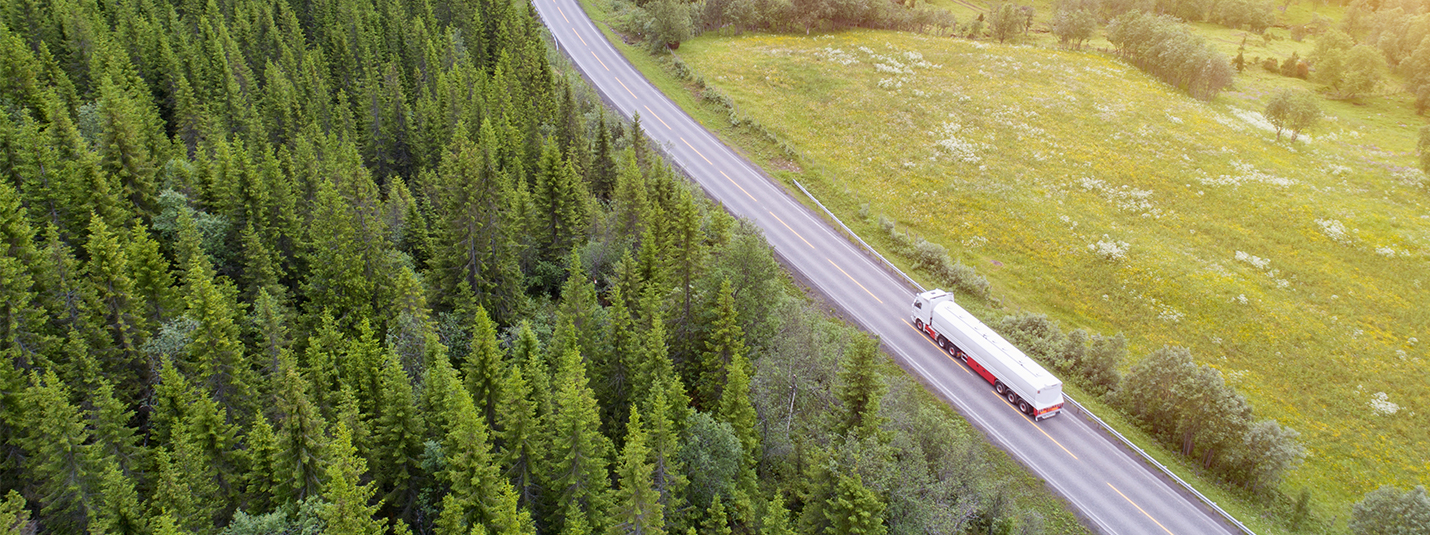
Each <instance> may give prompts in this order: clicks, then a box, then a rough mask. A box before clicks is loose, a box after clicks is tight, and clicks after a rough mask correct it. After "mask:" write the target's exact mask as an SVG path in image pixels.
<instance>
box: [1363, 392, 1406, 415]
mask: <svg viewBox="0 0 1430 535" xmlns="http://www.w3.org/2000/svg"><path fill="white" fill-rule="evenodd" d="M1370 410H1371V412H1374V413H1376V414H1379V415H1381V416H1390V415H1392V414H1395V413H1397V412H1400V405H1397V404H1395V403H1394V402H1392V401H1390V395H1389V394H1386V393H1385V392H1376V393H1375V395H1373V396H1371V397H1370Z"/></svg>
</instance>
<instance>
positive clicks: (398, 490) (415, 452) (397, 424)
mask: <svg viewBox="0 0 1430 535" xmlns="http://www.w3.org/2000/svg"><path fill="white" fill-rule="evenodd" d="M381 381H382V382H381V387H380V388H381V390H379V391H378V400H377V411H378V414H377V421H376V422H374V425H373V429H372V434H373V451H372V453H370V454H369V455H370V457H371V458H373V460H374V461H375V463H374V464H375V465H376V467H375V468H374V470H373V471H372V472H373V474H372V475H373V478H374V481H375V483H376V485H375V487H376V489H377V490H378V491H380V492H383V493H384V494H383V496H382V501H383V503H385V504H387V506H388V507H390V508H392V509H393V510H395V511H398V512H399V516H400V517H401V518H404V519H406V518H409V517H410V515H411V513H412V512H413V509H412V507H413V505H415V502H416V501H417V492H418V490H419V489H420V487H419V485H418V482H416V481H414V479H416V478H418V477H420V476H421V471H422V468H421V460H420V457H421V456H422V439H423V435H424V434H425V431H424V429H423V423H424V422H423V421H422V418H421V416H420V415H418V414H417V405H416V399H415V397H414V396H413V394H412V384H411V383H410V382H409V381H408V378H407V372H405V371H404V370H403V369H402V364H401V363H399V362H398V360H397V356H396V355H394V354H392V353H391V352H388V353H387V358H386V360H385V361H384V363H383V366H382V378H381Z"/></svg>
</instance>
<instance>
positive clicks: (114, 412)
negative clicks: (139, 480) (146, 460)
mask: <svg viewBox="0 0 1430 535" xmlns="http://www.w3.org/2000/svg"><path fill="white" fill-rule="evenodd" d="M89 404H90V406H91V407H93V408H92V410H91V414H90V419H91V420H92V421H93V424H92V425H91V428H92V429H93V433H94V445H95V446H97V447H98V448H99V451H98V454H99V456H100V457H101V458H104V459H106V460H108V461H110V462H113V463H114V465H115V466H116V467H117V468H119V469H120V470H121V471H122V472H123V473H124V474H125V475H129V474H131V473H133V472H134V471H135V470H136V469H137V468H138V465H139V462H140V461H141V459H140V456H141V452H140V446H139V444H138V439H139V437H137V436H136V433H135V432H134V428H132V427H129V422H130V420H132V419H133V418H134V411H132V410H130V409H129V407H128V406H127V405H125V404H124V403H123V402H121V401H120V400H118V399H116V398H115V397H114V388H113V387H111V386H110V385H109V381H106V380H103V379H100V381H99V387H98V388H96V389H94V391H93V392H91V393H90V402H89Z"/></svg>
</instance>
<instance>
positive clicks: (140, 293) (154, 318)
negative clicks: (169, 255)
mask: <svg viewBox="0 0 1430 535" xmlns="http://www.w3.org/2000/svg"><path fill="white" fill-rule="evenodd" d="M127 252H128V255H129V278H130V279H132V280H133V281H134V296H135V298H136V299H137V300H138V301H139V303H138V309H139V310H140V314H141V315H142V317H143V319H144V322H145V325H146V327H148V328H149V329H150V331H149V332H153V329H154V328H155V327H156V326H158V325H160V324H162V323H163V322H164V321H166V320H168V319H169V318H171V317H173V316H174V315H176V314H177V313H178V311H179V309H180V307H181V306H182V305H183V302H182V300H181V299H180V298H179V292H178V290H177V289H176V288H174V276H173V275H172V274H170V273H169V268H170V265H169V260H168V259H166V258H164V255H163V253H161V252H160V251H159V242H158V241H157V240H155V239H154V238H153V237H151V236H150V235H149V230H148V229H147V228H146V227H144V226H143V225H140V224H138V223H135V225H134V226H133V227H131V228H130V229H129V248H128V251H127Z"/></svg>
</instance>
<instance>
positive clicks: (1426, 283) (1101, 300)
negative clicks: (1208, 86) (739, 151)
mask: <svg viewBox="0 0 1430 535" xmlns="http://www.w3.org/2000/svg"><path fill="white" fill-rule="evenodd" d="M1226 33H1227V35H1214V36H1212V38H1213V39H1214V40H1215V41H1217V42H1219V43H1220V45H1219V46H1230V49H1231V50H1232V51H1233V52H1232V53H1234V51H1235V49H1236V47H1237V46H1239V43H1236V42H1234V43H1231V44H1230V45H1226V43H1227V42H1229V41H1232V40H1236V41H1239V38H1238V37H1236V36H1235V35H1234V34H1233V32H1230V31H1228V32H1226ZM1309 46H1310V45H1309V43H1296V42H1292V41H1281V42H1270V43H1266V44H1265V45H1259V44H1249V45H1248V53H1247V55H1248V57H1251V56H1252V55H1258V54H1259V55H1263V56H1264V55H1273V54H1274V55H1283V53H1284V55H1289V53H1290V50H1291V49H1293V48H1294V49H1298V50H1300V49H1302V47H1304V49H1305V50H1308V49H1309ZM1273 47H1280V48H1277V49H1275V50H1271V48H1273ZM1288 47H1290V48H1288ZM1254 49H1255V50H1259V49H1267V50H1266V51H1263V52H1251V50H1254ZM1283 49H1284V50H1283ZM1304 53H1305V52H1304V51H1303V52H1302V54H1303V55H1304ZM679 57H680V59H681V60H683V61H684V62H685V63H686V64H687V65H688V66H689V67H690V68H691V69H692V71H693V72H694V73H696V75H698V76H699V77H700V78H702V79H703V81H704V84H705V85H706V86H707V87H709V88H713V89H716V90H718V91H720V92H722V93H724V94H725V95H728V97H729V98H730V100H731V101H732V102H733V103H734V105H735V108H736V113H737V115H742V116H747V117H749V118H750V119H752V120H753V121H754V122H755V123H758V124H759V125H760V126H762V127H763V128H764V129H766V130H768V131H769V132H771V133H773V134H774V136H775V137H777V138H778V139H779V140H780V141H781V142H783V143H784V144H785V145H786V146H788V147H790V148H792V149H793V152H794V153H795V154H796V155H797V156H796V157H794V158H793V160H792V161H781V160H778V159H777V160H775V161H773V162H771V161H769V160H766V163H775V164H777V165H775V166H774V167H770V168H769V170H770V171H771V172H772V173H773V174H774V175H776V176H777V177H780V178H782V179H785V180H789V179H799V180H800V181H801V182H803V183H805V184H806V185H807V186H813V189H814V190H815V192H816V194H817V195H820V196H821V200H823V201H824V202H825V203H826V204H832V205H834V207H836V208H835V210H836V212H838V213H839V214H840V216H841V217H842V218H844V219H846V221H852V222H854V223H856V226H858V227H862V228H864V229H870V230H869V232H870V233H872V229H873V228H875V227H874V225H873V224H872V219H873V218H874V217H877V216H879V215H883V216H886V217H888V218H890V219H892V220H894V221H895V222H896V223H897V224H898V227H899V228H900V229H902V230H907V231H911V232H913V233H915V234H917V235H920V236H923V237H925V238H926V239H928V240H930V241H933V242H936V243H940V244H942V245H945V246H947V247H948V248H949V250H950V252H951V253H953V255H954V256H955V257H956V258H957V259H958V260H960V261H962V262H963V263H965V264H968V265H970V266H974V267H975V268H976V269H977V270H978V271H979V272H980V273H981V274H983V275H985V276H986V277H988V279H989V280H990V282H992V283H993V288H994V297H995V298H996V299H997V300H998V303H999V304H1000V305H1001V306H1002V307H1003V308H1004V309H1005V311H1012V310H1025V311H1033V312H1039V313H1044V314H1047V315H1049V316H1051V317H1053V318H1055V319H1057V320H1058V321H1059V322H1060V323H1062V325H1063V327H1064V329H1071V328H1075V327H1083V328H1088V329H1091V330H1094V331H1098V332H1102V333H1106V334H1112V333H1116V332H1122V333H1125V334H1126V335H1127V336H1128V338H1129V342H1130V347H1131V352H1132V355H1133V356H1132V358H1133V359H1136V358H1138V357H1139V356H1140V355H1142V354H1145V353H1147V352H1149V351H1151V350H1154V349H1156V348H1158V347H1161V346H1163V345H1167V344H1170V345H1181V346H1186V347H1189V348H1191V349H1192V350H1193V352H1194V354H1195V355H1196V356H1197V358H1198V359H1199V360H1200V361H1201V362H1204V363H1207V364H1210V365H1212V366H1215V367H1217V368H1218V369H1220V370H1221V371H1222V372H1223V373H1224V374H1225V375H1226V377H1227V379H1228V382H1230V383H1231V384H1233V385H1235V386H1236V387H1237V388H1238V389H1239V390H1240V391H1241V392H1243V393H1244V394H1245V395H1246V396H1247V397H1248V398H1249V399H1250V400H1251V401H1252V403H1253V405H1254V406H1255V407H1256V410H1257V414H1258V416H1260V417H1272V418H1275V419H1277V420H1278V421H1280V422H1281V423H1283V424H1286V425H1289V426H1291V427H1293V428H1295V429H1296V430H1298V431H1300V432H1301V433H1302V440H1303V442H1304V443H1305V444H1306V446H1307V448H1308V450H1309V456H1308V458H1307V459H1306V462H1305V464H1304V465H1303V466H1302V467H1301V468H1300V469H1299V470H1297V471H1295V472H1293V473H1292V474H1291V475H1290V477H1289V478H1288V480H1287V481H1286V482H1285V483H1284V484H1283V490H1284V491H1286V493H1287V494H1292V493H1299V491H1300V489H1301V488H1309V489H1311V491H1312V493H1313V496H1314V497H1315V500H1316V501H1317V502H1319V503H1323V504H1325V505H1329V506H1331V507H1330V508H1331V510H1332V511H1333V513H1332V514H1335V513H1334V511H1346V510H1348V509H1346V508H1347V507H1348V505H1349V504H1350V503H1352V502H1354V501H1355V500H1358V499H1359V498H1360V496H1361V495H1362V494H1363V493H1364V492H1366V491H1368V490H1371V489H1374V488H1376V487H1377V486H1379V485H1381V484H1395V485H1398V486H1400V487H1402V488H1404V487H1408V486H1414V485H1416V484H1424V482H1425V481H1426V480H1427V479H1430V478H1427V475H1430V433H1427V432H1426V428H1427V423H1430V422H1427V417H1430V405H1427V403H1428V402H1430V381H1426V379H1425V377H1426V372H1427V371H1428V370H1427V368H1430V366H1427V363H1426V361H1425V359H1426V356H1427V355H1426V351H1425V347H1426V346H1427V344H1430V332H1426V326H1427V325H1430V313H1427V311H1426V306H1425V305H1426V301H1427V300H1426V299H1425V296H1427V295H1430V291H1427V290H1430V263H1427V261H1426V260H1427V252H1430V209H1427V205H1430V186H1427V179H1426V177H1425V175H1424V174H1423V173H1421V172H1420V171H1419V170H1417V169H1415V168H1414V158H1415V152H1414V150H1415V149H1414V144H1415V136H1416V129H1418V127H1419V125H1421V124H1423V123H1424V121H1423V119H1422V118H1418V117H1416V116H1415V115H1414V114H1413V112H1412V111H1411V109H1410V107H1409V105H1408V100H1406V98H1405V97H1395V96H1391V97H1377V98H1367V99H1365V101H1364V102H1358V103H1357V102H1329V101H1324V102H1323V103H1322V108H1323V110H1325V111H1326V113H1327V117H1326V118H1325V119H1324V120H1323V122H1322V123H1321V125H1320V126H1319V127H1318V128H1316V129H1314V130H1313V131H1311V132H1310V133H1309V135H1303V136H1302V137H1301V138H1300V139H1299V140H1297V141H1295V142H1292V141H1290V140H1289V139H1286V138H1285V137H1283V139H1282V140H1281V141H1280V142H1277V141H1276V135H1275V133H1274V132H1273V131H1271V130H1270V129H1269V125H1268V124H1267V123H1266V122H1265V120H1264V119H1262V118H1261V117H1260V115H1259V114H1258V113H1257V112H1259V111H1261V110H1262V108H1263V107H1264V106H1265V101H1266V99H1267V98H1269V96H1270V95H1271V94H1273V92H1274V91H1276V90H1279V88H1281V87H1288V86H1295V85H1298V84H1299V85H1301V86H1304V87H1307V88H1313V87H1314V85H1312V84H1308V83H1306V82H1303V81H1299V80H1292V79H1288V78H1282V77H1279V76H1275V75H1271V74H1269V73H1265V72H1264V71H1261V70H1260V69H1259V68H1250V69H1248V70H1247V72H1246V73H1244V74H1242V75H1240V76H1239V77H1238V79H1237V86H1236V87H1234V88H1232V89H1231V90H1229V91H1227V92H1225V93H1223V94H1222V96H1221V97H1220V98H1218V99H1217V100H1216V101H1214V102H1211V103H1206V102H1201V101H1197V100H1194V99H1191V98H1188V97H1186V96H1185V95H1183V94H1181V93H1178V92H1176V91H1175V90H1173V89H1171V88H1169V87H1167V86H1166V85H1164V84H1162V83H1160V82H1158V81H1156V80H1154V79H1152V78H1151V77H1149V76H1146V75H1144V74H1142V73H1141V72H1140V71H1138V70H1137V69H1135V68H1133V67H1131V66H1129V65H1126V64H1124V63H1121V62H1119V61H1117V60H1115V59H1112V58H1110V57H1107V56H1104V55H1101V54H1097V53H1088V52H1077V51H1066V50H1060V49H1056V48H1053V47H1046V46H1040V47H1032V46H1026V45H998V44H995V43H987V42H977V41H968V40H963V39H947V38H937V37H928V36H920V35H914V34H905V33H896V32H879V31H853V32H845V33H838V34H829V35H811V36H803V35H746V36H735V37H730V36H724V37H720V36H713V35H711V36H706V37H702V38H697V39H694V40H692V41H689V42H686V43H684V44H683V45H682V46H681V48H680V50H679ZM688 89H693V90H697V91H698V88H694V87H689V88H688ZM697 115H698V116H700V115H701V114H697ZM704 117H706V122H707V124H709V125H710V126H712V127H714V128H716V129H721V128H723V127H728V124H725V125H722V124H718V121H710V120H709V117H710V115H704ZM711 123H715V124H711ZM756 159H757V160H758V159H762V158H760V157H759V156H758V155H757V156H756ZM866 206H867V212H865V213H867V214H868V217H867V218H864V219H862V220H861V218H860V215H859V213H860V211H861V208H864V207H866ZM1422 339H1423V340H1422Z"/></svg>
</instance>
